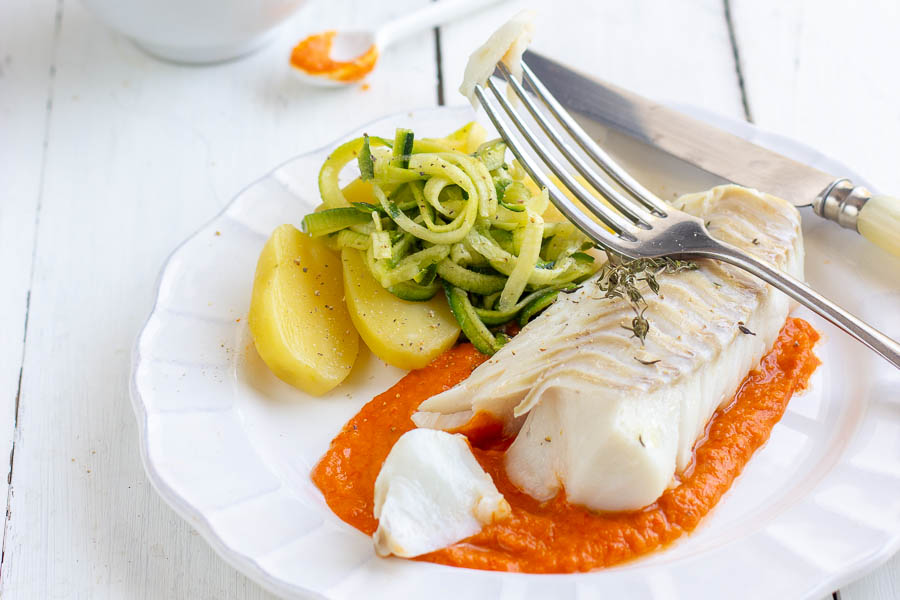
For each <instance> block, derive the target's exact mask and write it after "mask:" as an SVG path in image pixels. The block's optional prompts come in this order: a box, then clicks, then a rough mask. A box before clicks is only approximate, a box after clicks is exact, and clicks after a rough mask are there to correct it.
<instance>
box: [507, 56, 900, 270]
mask: <svg viewBox="0 0 900 600" xmlns="http://www.w3.org/2000/svg"><path fill="white" fill-rule="evenodd" d="M523 59H524V61H525V63H526V64H527V65H528V66H529V67H531V70H532V71H533V72H534V73H535V74H536V75H537V76H538V78H539V79H540V80H541V81H542V82H543V83H544V85H545V86H547V88H548V89H549V90H550V92H551V93H552V94H553V95H554V96H555V97H556V99H557V100H559V102H560V104H562V105H563V106H565V107H566V108H567V109H569V110H570V111H573V112H574V113H575V115H574V116H575V119H576V120H581V119H585V118H586V119H589V120H592V121H595V122H597V123H600V124H601V125H604V126H606V127H608V128H611V129H614V130H616V131H619V132H621V133H623V134H625V135H627V136H629V137H631V138H634V139H636V140H638V141H640V142H642V143H644V144H647V145H649V146H652V147H654V148H658V149H659V150H662V151H664V152H666V153H667V154H670V155H672V156H675V157H676V158H678V159H680V160H682V161H685V162H687V163H690V164H692V165H694V166H696V167H699V168H700V169H702V170H704V171H706V172H708V173H712V174H713V175H717V176H719V177H722V178H723V179H726V180H728V181H731V182H733V183H736V184H738V185H743V186H745V187H750V188H755V189H758V190H761V191H764V192H768V193H770V194H773V195H775V196H780V197H782V198H784V199H785V200H787V201H789V202H791V203H792V204H793V205H794V206H798V207H807V206H808V207H811V208H812V210H813V212H815V214H817V215H818V216H820V217H823V218H825V219H828V220H831V221H834V222H836V223H838V224H839V225H841V226H842V227H846V228H848V229H852V230H854V231H856V232H858V233H860V234H862V236H863V237H865V238H866V239H867V240H869V241H871V242H872V243H873V244H876V245H877V246H880V247H881V248H883V249H885V250H887V251H888V252H890V253H892V254H895V255H897V256H900V200H897V199H895V198H891V197H889V196H885V195H873V194H872V193H870V192H869V191H868V190H867V189H866V188H864V187H860V186H855V185H853V183H852V182H851V181H850V179H848V178H847V177H841V176H840V175H834V174H830V173H825V172H824V171H820V170H819V169H815V168H813V167H810V166H808V165H804V164H802V163H799V162H797V161H795V160H792V159H790V158H787V157H785V156H782V155H780V154H778V153H776V152H772V151H771V150H768V149H766V148H763V147H761V146H757V145H756V144H752V143H750V142H748V141H747V140H744V139H742V138H739V137H737V136H735V135H732V134H730V133H728V132H725V131H722V130H721V129H718V128H717V127H713V126H712V125H708V124H706V123H704V122H702V121H698V120H697V119H693V118H691V117H688V116H687V115H684V114H682V113H680V112H678V111H675V110H672V109H670V108H667V107H665V106H662V105H661V104H657V103H656V102H652V101H650V100H647V99H646V98H642V97H641V96H638V95H637V94H635V93H633V92H629V91H627V90H624V89H622V88H619V87H616V86H614V85H612V84H609V83H606V82H603V81H601V80H599V79H596V78H594V77H589V76H586V75H582V74H580V73H577V72H575V71H573V70H571V69H569V68H568V67H565V66H563V65H561V64H559V63H557V62H554V61H552V60H550V59H548V58H546V57H544V56H541V55H540V54H537V53H535V52H533V51H531V50H529V51H527V52H525V55H524V57H523Z"/></svg>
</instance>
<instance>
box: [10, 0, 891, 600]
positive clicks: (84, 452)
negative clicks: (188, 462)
mask: <svg viewBox="0 0 900 600" xmlns="http://www.w3.org/2000/svg"><path fill="white" fill-rule="evenodd" d="M426 2H428V0H395V1H393V2H391V3H387V2H381V3H379V2H362V1H351V0H329V1H327V2H326V1H325V0H312V1H311V3H310V5H309V6H308V7H306V8H305V9H304V10H303V11H302V12H301V13H300V14H299V15H298V16H297V18H296V19H295V21H294V22H293V23H292V24H291V25H290V26H289V27H288V28H287V29H286V30H285V32H284V35H283V36H282V38H281V39H280V40H279V41H277V42H276V43H275V44H273V45H271V46H269V47H268V48H266V49H264V50H262V51H261V52H259V53H257V54H255V55H253V56H251V57H248V58H246V59H244V60H240V61H237V62H232V63H227V64H222V65H216V66H211V67H203V68H198V67H186V66H178V65H173V64H168V63H163V62H159V61H157V60H155V59H153V58H150V57H148V56H146V55H145V54H143V53H142V52H140V51H139V50H137V49H136V48H135V47H134V46H133V45H132V44H131V43H129V42H128V41H127V40H125V39H123V38H122V37H120V36H118V35H116V34H115V33H113V32H111V31H109V30H108V29H106V28H104V27H103V26H102V25H101V24H99V23H98V22H97V21H96V20H95V19H94V18H93V17H92V16H91V15H90V14H88V13H87V12H86V11H85V9H84V8H83V7H82V6H81V5H80V4H79V3H78V2H76V1H73V0H4V2H2V3H0V275H2V282H3V283H2V285H0V455H3V456H7V455H9V456H10V468H9V477H8V478H6V477H3V478H0V481H2V482H3V483H2V484H0V485H2V486H4V487H3V488H2V489H0V494H2V493H3V492H4V491H6V492H7V493H6V494H5V495H6V496H7V510H6V515H7V518H6V522H5V527H4V534H3V555H2V573H0V595H2V597H3V598H9V599H14V598H116V599H119V598H217V599H219V598H221V599H225V598H263V597H268V595H267V594H266V593H265V592H264V591H262V590H261V589H260V588H259V587H257V586H256V585H255V584H253V583H252V582H250V581H248V580H247V579H246V578H245V577H243V576H242V575H240V574H239V573H238V572H236V571H235V570H233V569H232V568H230V567H229V566H227V565H226V564H225V563H224V562H223V561H222V560H221V559H219V558H218V557H217V556H216V555H215V554H214V553H213V552H212V550H211V549H210V548H209V547H208V546H207V545H206V544H205V542H204V541H203V540H202V539H200V537H199V536H198V535H197V534H196V533H195V532H194V531H192V530H191V528H190V527H189V526H188V525H187V524H185V523H184V522H183V521H182V520H181V519H179V518H178V517H177V516H176V515H175V514H174V513H173V512H172V511H171V510H170V509H169V508H168V507H167V506H166V505H164V504H163V502H162V501H161V500H160V499H159V498H158V497H157V496H156V494H155V493H154V492H153V490H152V489H151V488H150V486H149V484H148V483H147V480H146V478H145V476H144V473H143V470H142V467H141V464H140V459H139V456H138V444H137V439H136V436H137V433H136V428H135V423H134V417H133V414H132V409H131V405H130V403H129V399H128V385H127V382H128V373H129V357H130V350H131V345H132V343H133V340H134V337H135V334H136V333H137V331H138V328H139V327H140V325H141V323H142V322H143V319H144V318H145V316H146V314H147V312H148V310H149V308H150V303H151V300H152V295H153V289H154V283H155V280H156V276H157V273H158V270H159V268H160V266H161V265H162V263H163V260H164V259H165V257H166V256H167V254H168V253H169V252H170V251H171V250H172V248H173V247H174V246H175V245H176V244H177V243H178V242H180V241H181V240H182V239H183V238H185V237H186V236H188V235H189V234H190V233H191V232H192V231H193V230H194V229H196V228H197V227H198V226H199V225H201V224H202V223H203V222H204V221H206V220H207V219H208V218H209V217H210V216H212V215H213V214H215V213H216V212H218V211H219V210H220V209H221V208H222V207H223V206H224V205H225V204H226V203H227V202H228V201H229V199H230V198H231V197H232V196H233V195H234V194H235V193H236V192H238V191H239V190H240V189H241V188H242V187H243V186H244V185H246V184H247V183H249V182H251V181H253V180H254V179H256V178H257V177H259V176H260V175H262V174H264V173H265V172H267V171H268V170H269V169H271V168H272V167H274V166H275V165H277V164H279V163H281V162H282V161H284V160H285V159H287V158H289V157H291V156H293V155H296V154H298V153H300V152H303V151H304V150H307V149H311V148H313V147H317V146H319V145H322V144H324V143H326V142H328V141H329V140H330V139H332V138H333V137H334V136H336V135H338V134H340V133H342V132H344V131H346V130H349V129H351V128H352V127H354V126H356V125H358V124H361V123H363V122H366V121H368V120H371V119H374V118H376V117H378V116H380V115H383V114H386V113H391V112H397V111H401V110H405V109H409V108H414V107H422V106H429V105H435V104H439V103H446V104H457V103H461V102H464V100H463V99H462V98H460V97H459V96H458V94H457V93H456V88H457V86H458V84H459V80H460V78H461V73H462V67H463V64H464V60H465V57H466V56H467V55H468V53H469V51H470V50H472V49H473V48H474V47H475V45H476V44H477V43H480V41H481V40H483V39H484V37H485V36H486V35H487V34H488V33H489V31H490V30H492V29H493V28H494V27H495V26H497V25H498V24H499V23H500V22H501V21H502V20H504V19H505V17H507V16H509V15H511V14H512V13H513V12H515V10H516V4H531V5H534V7H535V8H537V9H538V10H539V12H541V13H542V14H541V18H540V22H539V27H538V32H537V35H536V39H535V43H534V46H535V48H536V49H538V50H540V51H543V52H544V53H546V54H548V55H550V56H552V57H555V58H557V59H561V60H564V61H566V62H569V63H571V64H572V65H575V66H577V67H578V68H580V69H582V70H584V71H588V72H591V73H594V74H597V75H599V76H601V77H603V78H605V79H608V80H610V81H613V82H616V83H618V84H620V85H623V86H626V87H629V88H632V89H634V90H635V91H637V92H639V93H642V94H645V95H648V96H650V97H654V98H658V99H662V100H666V101H673V102H681V103H687V104H694V105H698V106H701V107H704V108H706V109H709V110H712V111H715V112H718V113H721V114H724V115H728V116H732V117H737V118H745V117H752V119H753V120H754V121H755V122H756V123H757V124H759V125H761V126H762V127H764V128H768V129H770V130H773V131H776V132H779V133H782V134H785V135H788V136H792V137H795V138H797V139H799V140H802V141H804V142H807V143H809V144H811V145H814V146H816V147H818V148H819V149H821V150H822V151H823V152H825V153H827V154H831V155H833V156H835V157H837V158H839V159H841V160H843V161H845V162H847V163H849V164H850V165H851V166H854V167H855V168H857V169H858V170H859V171H862V172H863V173H865V174H866V175H867V176H868V177H869V178H870V179H871V180H872V181H873V182H874V183H875V184H876V185H877V186H879V187H880V188H882V189H884V190H893V191H894V192H897V191H898V190H900V170H898V168H897V165H898V160H900V156H898V154H897V147H898V146H897V142H896V140H897V139H898V138H900V104H898V99H900V74H898V73H900V71H898V65H897V63H898V59H900V36H897V35H896V32H897V31H898V30H900V4H898V3H897V2H896V0H870V1H868V2H865V3H854V5H853V6H852V8H850V6H849V5H848V4H847V3H845V2H841V1H840V0H830V1H823V0H790V1H786V2H785V1H781V0H731V2H730V6H729V2H728V1H727V0H726V1H725V2H724V3H723V0H692V1H690V2H677V3H674V2H666V1H664V0H657V1H654V0H640V1H636V0H632V1H631V2H613V1H611V0H607V1H598V0H580V1H577V0H557V1H556V2H553V3H547V2H538V1H537V0H534V1H531V2H519V3H516V2H511V3H508V4H505V5H502V6H500V7H497V8H494V9H491V10H489V11H487V12H485V13H483V14H482V15H481V16H480V17H478V18H474V19H469V20H468V21H465V22H461V23H458V24H455V25H452V26H448V27H445V28H442V29H441V30H440V32H429V33H426V34H423V35H421V36H419V37H416V38H414V39H410V40H408V41H407V42H405V43H403V44H401V45H399V46H397V47H396V48H395V49H393V50H391V51H389V52H388V53H387V54H385V55H384V56H383V58H382V62H381V65H380V69H379V70H378V72H377V73H376V74H375V75H374V76H372V77H371V79H370V81H369V83H370V86H371V87H370V89H368V90H366V91H364V90H362V89H361V88H359V87H352V88H349V89H344V90H338V91H324V90H316V89H309V88H305V87H302V86H301V85H299V84H298V83H296V82H294V81H292V80H291V79H290V78H289V75H288V73H287V70H286V68H285V56H286V52H287V49H288V48H289V47H290V45H291V44H290V43H291V41H292V40H293V39H295V38H297V37H298V36H299V35H301V34H303V33H306V32H309V31H310V30H312V29H324V28H326V27H328V26H339V27H340V26H349V25H353V24H357V25H359V24H363V23H368V22H377V21H380V20H382V19H384V18H387V17H388V16H390V15H391V14H395V13H398V12H401V11H406V10H409V9H412V8H415V7H416V6H420V5H423V4H424V3H426ZM676 5H677V6H676ZM397 75H402V80H401V81H402V83H399V84H398V83H397V79H395V76H397ZM223 268H227V265H224V266H223ZM839 594H840V596H841V597H843V599H844V600H863V599H865V600H892V599H896V598H898V597H900V558H897V557H895V558H894V560H893V561H892V562H891V563H889V564H888V565H887V566H885V567H882V568H881V569H879V570H877V571H876V572H875V573H873V574H871V575H869V576H867V577H865V578H863V579H861V580H860V581H857V582H855V583H853V584H851V585H848V586H847V587H845V588H843V589H841V590H840V592H839Z"/></svg>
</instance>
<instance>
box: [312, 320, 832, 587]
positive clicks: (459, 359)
mask: <svg viewBox="0 0 900 600" xmlns="http://www.w3.org/2000/svg"><path fill="white" fill-rule="evenodd" d="M818 339H819V334H818V333H817V332H816V331H815V329H813V328H812V326H811V325H810V324H809V323H807V322H806V321H803V320H801V319H793V318H789V319H788V320H787V322H786V323H785V325H784V328H783V329H782V330H781V333H780V334H779V336H778V339H777V341H776V342H775V345H774V347H773V348H772V350H770V351H769V353H768V354H766V356H764V357H763V359H762V360H761V361H760V364H759V366H758V367H757V368H756V369H754V370H753V371H751V372H750V373H749V374H748V375H747V377H746V379H744V381H743V383H742V384H741V386H740V388H739V389H738V391H737V393H736V394H735V396H734V399H733V400H732V401H731V402H730V403H729V404H728V405H727V406H725V407H724V408H723V409H721V410H719V411H717V412H716V414H715V415H714V416H713V418H712V419H711V420H710V423H709V425H708V426H707V431H706V435H705V436H704V437H703V438H702V439H701V440H699V441H698V442H697V445H696V447H695V448H694V458H693V461H692V463H691V465H690V466H689V467H688V468H687V469H686V470H685V471H684V472H683V473H681V474H680V475H679V480H678V482H677V485H675V486H674V487H672V488H669V489H668V490H666V491H665V492H664V493H663V495H662V496H661V497H660V498H659V499H658V500H657V501H656V502H655V503H653V504H651V505H650V506H647V507H645V508H643V509H641V510H637V511H629V512H620V513H595V512H591V511H589V510H587V509H585V508H584V507H581V506H576V505H573V504H569V503H568V502H567V501H566V497H565V493H564V492H561V493H560V494H559V495H557V496H556V497H555V498H553V499H552V500H549V501H547V502H538V501H537V500H535V499H533V498H531V497H530V496H528V495H527V494H525V493H523V492H521V491H519V490H518V489H516V487H515V486H514V485H512V483H510V481H509V479H508V478H507V477H506V473H505V471H504V468H503V452H504V451H505V450H506V448H507V447H508V446H509V444H510V442H511V440H510V439H503V438H502V437H500V434H501V432H502V427H499V426H498V425H497V424H496V423H494V422H492V420H491V419H490V418H489V417H487V416H486V415H483V414H478V415H475V417H473V419H472V420H471V421H470V422H469V424H467V425H466V426H464V427H463V428H461V430H460V431H461V432H462V433H465V434H467V435H468V436H469V440H470V443H471V444H472V445H473V452H474V454H475V457H476V458H477V459H478V462H479V463H480V464H481V466H482V467H483V468H484V469H485V470H486V471H487V472H488V473H489V474H490V475H491V477H492V478H493V479H494V482H495V483H496V485H497V487H498V489H499V490H500V492H501V493H503V495H504V496H505V497H506V499H507V501H509V503H510V505H511V506H512V513H511V515H510V516H509V517H508V518H507V519H505V520H503V521H501V522H498V523H493V524H491V525H487V526H485V527H484V529H482V531H481V532H480V533H478V534H476V535H474V536H472V537H470V538H467V539H465V540H463V541H461V542H459V543H457V544H454V545H453V546H450V547H449V548H444V549H442V550H438V551H436V552H432V553H430V554H426V555H424V556H420V557H418V558H417V559H416V560H424V561H429V562H436V563H442V564H446V565H453V566H458V567H468V568H473V569H487V570H493V571H521V572H528V573H571V572H577V571H588V570H591V569H596V568H600V567H606V566H611V565H615V564H619V563H622V562H625V561H628V560H631V559H634V558H637V557H639V556H642V555H644V554H647V553H648V552H652V551H654V550H657V549H659V548H662V547H663V546H665V545H666V544H669V543H670V542H672V541H674V540H675V539H677V538H678V537H680V536H682V535H684V534H686V533H688V532H690V531H692V530H693V529H694V528H695V527H696V526H697V525H698V524H699V523H700V521H701V519H703V517H704V516H705V515H706V514H707V513H708V512H709V511H710V510H711V509H712V507H713V506H715V505H716V503H717V502H718V501H719V499H720V498H721V497H722V496H723V495H724V494H725V492H727V491H728V488H729V487H731V484H732V483H733V482H734V480H735V478H736V477H737V476H738V475H739V474H740V473H741V470H742V469H743V468H744V466H745V465H746V464H747V461H748V460H750V457H751V456H752V455H753V453H754V452H755V451H756V450H757V449H758V448H759V447H760V446H762V445H763V444H765V442H766V440H767V439H768V438H769V434H770V433H771V432H772V428H773V427H774V426H775V424H776V423H777V422H778V421H779V419H781V416H782V415H783V414H784V410H785V408H786V407H787V404H788V401H789V400H790V399H791V396H792V395H793V394H794V392H797V391H800V390H803V389H804V388H805V387H806V385H807V382H808V380H809V377H810V375H812V373H813V371H815V369H816V367H817V366H818V365H819V360H818V359H817V358H816V356H815V354H813V346H814V345H815V343H816V341H817V340H818ZM487 358H488V357H486V356H484V355H483V354H480V353H479V352H478V351H477V350H475V348H474V347H473V346H472V345H471V344H461V345H459V346H456V347H455V348H452V349H450V350H448V351H447V352H445V353H444V354H443V355H441V356H439V357H438V358H436V359H435V360H434V361H433V362H432V363H431V364H429V365H428V366H427V367H425V368H424V369H419V370H417V371H412V372H410V373H409V374H408V375H407V376H406V377H404V378H403V379H401V380H400V381H399V382H398V383H397V384H396V385H394V386H393V387H392V388H390V389H389V390H387V391H386V392H384V393H383V394H381V395H379V396H376V397H375V398H374V399H373V400H372V401H371V402H369V403H368V404H366V405H365V406H364V407H363V408H362V409H361V410H360V411H359V413H358V414H357V415H356V416H355V417H353V418H352V419H351V420H350V421H349V422H348V423H347V424H346V425H345V426H344V428H343V430H342V431H341V432H340V433H339V434H338V436H337V437H336V438H334V440H333V441H332V443H331V447H330V448H329V449H328V452H327V453H326V454H325V456H323V457H322V459H321V461H320V462H319V464H318V465H317V466H316V467H315V469H314V470H313V472H312V479H313V481H314V482H315V484H316V485H317V486H318V487H319V489H320V490H321V491H322V493H323V494H324V496H325V501H326V502H327V503H328V506H329V507H330V508H331V510H333V511H334V513H335V514H336V515H337V516H339V517H340V518H341V519H343V520H344V521H346V522H347V523H349V524H350V525H353V526H354V527H356V528H357V529H359V530H360V531H362V532H364V533H366V534H369V535H371V534H372V533H373V532H374V531H375V529H376V527H377V526H378V522H377V521H376V520H375V518H374V516H373V515H372V507H373V495H374V486H375V478H376V477H377V476H378V472H379V470H380V469H381V465H382V463H383V462H384V459H385V458H386V457H387V454H388V452H390V450H391V447H392V446H393V445H394V442H396V441H397V439H398V438H399V437H400V436H401V435H403V433H405V432H406V431H409V430H410V429H413V428H414V427H415V425H414V424H413V422H412V421H411V420H410V416H411V415H412V414H413V413H414V412H415V410H416V408H417V407H418V406H419V404H420V403H421V402H422V401H424V400H425V399H427V398H429V397H431V396H433V395H435V394H438V393H440V392H442V391H443V390H446V389H448V388H450V387H452V386H453V385H455V384H457V383H459V382H460V381H462V380H463V379H465V378H466V377H468V376H469V374H470V373H471V372H472V371H473V370H474V369H475V367H477V366H478V365H480V364H481V363H482V362H484V361H485V360H487Z"/></svg>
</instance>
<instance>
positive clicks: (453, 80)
mask: <svg viewBox="0 0 900 600" xmlns="http://www.w3.org/2000/svg"><path fill="white" fill-rule="evenodd" d="M525 8H530V9H532V10H534V11H535V12H536V13H537V26H536V28H535V34H534V42H533V44H532V47H533V48H534V49H535V50H537V51H538V52H542V53H544V54H546V55H548V56H550V57H551V58H555V59H557V60H560V61H563V62H565V63H567V64H570V65H572V66H574V67H576V68H578V69H580V70H582V71H584V72H587V73H590V74H592V75H596V76H598V77H600V78H603V79H606V80H608V81H610V82H612V83H615V84H618V85H621V86H623V87H626V88H629V89H631V90H634V91H635V92H638V93H639V94H643V95H645V96H648V97H650V98H654V99H657V100H661V101H664V102H680V103H685V104H692V105H695V106H701V107H703V108H706V109H708V110H711V111H713V112H717V113H719V114H723V115H727V116H732V117H741V115H742V114H743V110H742V108H741V97H740V92H739V89H738V86H737V80H736V78H735V74H734V60H733V58H732V56H731V45H730V42H729V39H728V30H727V27H726V23H725V17H724V9H723V5H722V2H721V0H700V1H697V2H677V3H673V2H656V1H654V0H639V1H635V2H586V1H573V0H560V1H558V2H554V3H547V2H540V1H538V0H516V1H513V2H505V3H502V4H500V5H498V6H496V7H493V8H491V9H489V10H486V11H484V13H481V14H479V15H477V16H473V17H470V18H468V19H466V20H463V21H460V22H458V23H454V24H450V25H447V26H445V27H443V28H441V42H442V52H441V56H442V59H443V65H442V67H443V68H442V70H443V73H444V88H445V96H446V99H447V103H448V104H463V103H465V102H466V100H465V98H463V97H462V96H461V95H460V94H459V92H458V91H457V90H458V88H459V85H460V83H461V82H462V74H463V69H464V67H465V64H466V61H467V60H468V56H469V54H470V53H471V52H472V50H474V49H475V48H477V47H478V46H479V45H481V44H482V43H484V40H486V39H487V36H488V35H490V34H491V33H492V32H493V30H494V29H496V28H497V27H499V26H500V25H501V24H503V23H504V22H505V21H506V20H507V19H509V18H510V17H511V16H512V15H514V14H516V13H517V12H518V11H519V10H522V9H525Z"/></svg>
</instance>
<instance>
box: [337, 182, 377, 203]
mask: <svg viewBox="0 0 900 600" xmlns="http://www.w3.org/2000/svg"><path fill="white" fill-rule="evenodd" d="M341 193H342V194H344V198H346V199H347V202H365V203H366V204H376V205H377V204H378V198H376V197H375V192H373V191H372V183H371V182H370V181H363V180H362V179H354V180H353V181H351V182H350V183H348V184H347V185H346V186H345V187H344V189H342V190H341Z"/></svg>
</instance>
